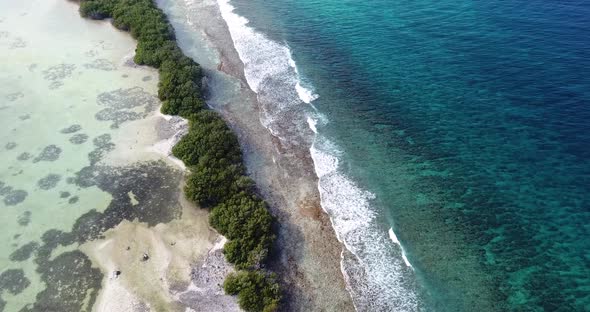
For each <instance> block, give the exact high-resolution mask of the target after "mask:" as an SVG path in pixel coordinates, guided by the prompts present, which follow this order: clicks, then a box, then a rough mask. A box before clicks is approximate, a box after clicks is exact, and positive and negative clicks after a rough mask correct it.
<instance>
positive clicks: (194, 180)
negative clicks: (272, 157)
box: [80, 0, 280, 312]
mask: <svg viewBox="0 0 590 312" xmlns="http://www.w3.org/2000/svg"><path fill="white" fill-rule="evenodd" d="M152 1H153V0H81V1H80V14H81V15H82V16H84V17H89V18H93V19H104V18H112V23H113V25H114V26H115V27H117V28H119V29H121V30H125V31H129V32H130V33H131V35H132V36H133V38H135V39H137V48H136V49H135V59H134V61H135V62H136V63H137V64H143V65H149V66H153V67H156V68H158V70H159V73H160V82H159V84H158V97H159V98H160V100H161V101H162V108H161V111H162V113H164V114H169V115H179V116H182V117H184V118H187V119H188V120H189V131H188V134H187V135H186V136H184V137H183V138H182V139H181V140H180V142H179V143H178V144H177V145H176V146H175V147H174V148H173V154H174V155H175V156H176V157H177V158H179V159H181V160H182V161H183V162H184V163H185V165H186V166H187V167H188V168H189V171H190V173H189V176H188V178H187V183H186V185H185V194H186V196H187V197H188V198H189V199H191V200H193V201H195V202H196V203H198V204H199V205H200V206H201V207H207V208H211V214H210V223H211V226H213V227H214V228H215V229H216V230H217V231H219V233H221V234H222V235H225V236H226V237H227V238H228V239H229V241H228V243H227V244H226V245H225V246H224V253H225V256H226V258H227V260H228V261H229V262H231V263H233V264H235V265H236V267H237V268H238V269H248V270H250V271H242V272H240V273H238V274H234V275H231V276H229V277H228V279H227V280H226V283H225V284H224V287H225V290H226V291H227V292H228V293H229V294H234V295H235V294H237V295H238V301H239V303H240V306H241V307H242V308H243V309H244V310H246V311H266V312H270V311H275V310H276V309H277V307H278V303H279V301H280V291H279V286H278V284H277V283H276V281H275V277H274V275H267V274H265V273H263V272H262V271H261V270H260V269H259V268H260V266H261V265H262V264H263V263H264V261H265V260H266V258H267V256H268V254H269V248H270V247H271V245H272V244H273V242H274V240H275V236H274V234H273V231H272V222H273V218H272V216H271V215H270V213H269V212H268V210H267V207H266V204H265V203H264V201H262V200H261V199H260V198H258V197H257V196H256V195H254V193H253V184H254V183H253V181H252V180H251V179H250V178H248V177H247V176H246V175H245V168H244V165H243V164H242V153H241V150H240V146H239V143H238V140H237V138H236V136H235V134H234V133H232V132H231V130H230V129H229V128H228V126H227V125H226V124H225V122H224V121H223V119H221V118H220V117H219V115H217V114H216V113H215V112H213V111H210V110H206V109H204V108H205V107H204V101H203V98H202V95H201V79H202V72H201V68H200V66H199V64H197V63H196V62H195V61H193V60H192V59H191V58H189V57H186V56H185V55H184V54H183V53H182V51H181V50H180V48H179V47H178V45H177V44H176V40H175V37H174V30H173V29H172V27H171V26H170V24H169V23H168V21H167V19H166V16H165V15H164V13H163V12H162V11H161V10H160V9H158V8H157V7H156V6H155V4H154V3H153V2H152Z"/></svg>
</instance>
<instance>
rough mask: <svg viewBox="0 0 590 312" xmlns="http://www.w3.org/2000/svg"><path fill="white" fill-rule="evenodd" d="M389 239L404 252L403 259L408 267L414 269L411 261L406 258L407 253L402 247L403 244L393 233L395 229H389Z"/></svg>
mask: <svg viewBox="0 0 590 312" xmlns="http://www.w3.org/2000/svg"><path fill="white" fill-rule="evenodd" d="M389 238H390V239H391V241H392V242H394V243H395V244H396V245H398V246H399V248H400V249H401V252H402V258H403V259H404V262H405V263H406V265H407V266H408V267H410V268H412V269H414V267H413V266H412V264H410V261H409V260H408V257H406V251H405V250H404V247H403V246H402V244H401V243H400V242H399V239H397V236H396V235H395V232H394V231H393V228H390V229H389Z"/></svg>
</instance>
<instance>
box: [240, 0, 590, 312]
mask: <svg viewBox="0 0 590 312" xmlns="http://www.w3.org/2000/svg"><path fill="white" fill-rule="evenodd" d="M229 3H230V4H231V5H232V6H234V7H235V8H236V9H235V13H236V14H238V15H240V16H243V17H245V18H247V19H248V21H249V23H248V24H247V25H248V26H249V27H251V28H252V29H254V30H255V31H256V32H257V33H259V34H262V35H263V36H264V37H265V38H267V39H268V40H270V41H272V42H275V43H277V44H278V45H280V46H281V47H286V48H287V49H288V54H290V56H291V57H292V60H293V61H294V62H295V63H296V67H297V75H298V76H297V77H298V79H299V83H300V84H301V85H302V86H303V87H304V88H307V89H308V90H310V91H312V92H311V93H313V94H315V95H318V96H319V97H317V98H316V99H315V100H313V101H312V102H311V104H309V105H308V107H312V108H310V109H302V110H301V111H302V112H301V113H302V114H307V115H306V116H305V117H302V118H303V119H305V118H307V119H308V122H310V125H311V127H312V128H314V130H315V131H316V132H317V135H316V136H315V138H314V148H315V151H316V152H315V154H314V155H315V156H314V161H316V166H318V174H319V175H320V181H323V183H324V184H323V185H322V182H320V190H323V191H324V195H323V197H322V202H323V204H325V205H326V206H329V205H331V208H329V207H324V208H326V209H327V210H328V211H329V212H330V215H331V216H332V217H334V218H335V219H340V220H341V222H340V223H338V222H336V223H335V224H336V225H337V232H338V233H339V237H340V238H343V239H344V240H345V244H346V245H347V247H349V249H351V250H352V251H353V253H354V254H355V255H356V256H357V257H358V259H357V262H358V263H357V264H356V265H357V266H358V267H360V268H362V269H361V270H364V271H363V272H364V273H363V274H357V275H358V276H357V277H356V280H355V272H357V273H358V270H353V269H351V270H349V273H350V274H351V283H353V284H354V283H356V285H358V286H356V288H355V287H353V288H355V289H356V291H355V290H353V291H352V292H353V297H355V298H356V299H355V304H356V305H357V308H358V309H359V310H373V311H376V310H384V311H387V310H392V309H394V308H396V307H397V308H399V310H436V311H477V310H479V311H494V310H495V311H509V310H514V311H590V3H588V2H587V1H580V0H572V1H547V0H526V1H524V0H511V1H498V0H486V1H467V0H438V1H429V0H415V1H394V0H372V1H358V0H356V1H352V0H338V1H335V0H322V1H320V0H298V1H292V0H274V1H263V0H248V1H246V0H232V1H229ZM230 28H231V25H230ZM233 34H234V35H235V32H234V33H233ZM271 48H273V46H269V48H268V49H260V55H259V57H260V58H262V57H264V53H266V52H268V51H267V50H270V49H271ZM238 51H240V49H238ZM244 51H246V52H247V49H245V50H244V49H242V53H241V56H243V57H246V56H247V55H245V52H244ZM246 59H247V57H246ZM245 63H248V62H247V60H246V61H245ZM254 63H255V62H254ZM247 68H248V64H247ZM250 68H252V66H251V67H250ZM277 73H278V72H277ZM276 75H278V74H276V73H275V76H276ZM247 76H248V75H247ZM260 84H264V81H262V80H261V82H260ZM286 84H287V85H288V84H289V83H286ZM270 85H272V84H269V88H270ZM257 86H258V89H259V90H258V91H260V90H262V87H260V85H257ZM274 88H275V89H276V88H277V87H276V84H275V85H274ZM311 93H310V94H308V95H310V96H311ZM313 98H315V96H312V97H310V99H313ZM273 99H274V103H280V102H281V100H280V99H278V98H277V96H275V97H274V98H273ZM310 99H308V100H310ZM285 101H287V100H285ZM277 105H279V104H277ZM312 105H313V106H312ZM291 113H292V112H291ZM310 116H311V117H310ZM310 118H311V119H310ZM310 120H312V121H310ZM286 139H288V138H286ZM312 154H313V149H312ZM322 161H324V162H325V163H324V164H323V167H322V165H321V164H320V162H322ZM330 166H332V167H330ZM336 171H337V173H336ZM322 175H323V176H324V178H322ZM331 188H334V189H337V190H336V191H333V190H332V189H331ZM338 192H348V193H346V194H344V193H342V194H340V193H339V194H340V195H335V194H336V193H338ZM330 196H332V197H330ZM339 209H340V210H339ZM355 209H357V210H356V212H357V215H356V216H355V215H354V214H355ZM346 214H349V215H348V216H347V215H346ZM351 216H352V217H351ZM363 217H367V219H366V220H365V219H363ZM351 220H352V221H351ZM353 221H355V222H356V223H354V222H353ZM338 224H340V225H341V227H340V228H338ZM390 229H391V231H390ZM392 233H394V235H392ZM396 241H399V242H400V243H401V245H398V244H396ZM402 246H403V247H402ZM402 248H403V250H402ZM402 253H403V254H402ZM403 256H405V257H406V260H404V261H402V260H403ZM359 263H360V264H359ZM406 263H407V264H406ZM345 271H346V269H345ZM362 278H365V279H372V281H368V282H367V281H364V282H363V281H362Z"/></svg>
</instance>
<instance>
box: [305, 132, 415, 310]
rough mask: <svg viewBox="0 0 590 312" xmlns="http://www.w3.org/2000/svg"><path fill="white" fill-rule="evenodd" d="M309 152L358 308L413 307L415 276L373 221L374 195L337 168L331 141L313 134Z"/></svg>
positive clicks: (338, 154)
mask: <svg viewBox="0 0 590 312" xmlns="http://www.w3.org/2000/svg"><path fill="white" fill-rule="evenodd" d="M314 127H315V126H314ZM316 131H317V130H316ZM310 152H311V156H312V159H313V161H314V166H315V171H316V174H317V176H318V179H319V180H318V188H319V191H320V198H321V206H322V208H323V209H324V211H325V212H326V213H327V214H328V215H329V216H330V220H331V222H332V226H333V227H334V229H335V231H336V235H337V237H338V240H340V241H341V242H342V243H343V244H344V245H345V247H346V249H347V250H348V251H349V252H350V253H351V254H352V255H353V256H351V257H350V258H348V259H347V258H346V256H343V259H342V262H341V264H342V266H343V272H344V275H345V277H346V279H347V280H348V282H349V283H350V284H349V291H350V292H351V295H352V297H353V302H354V304H355V307H356V308H357V310H359V311H368V310H375V309H377V310H382V309H391V310H396V311H415V310H417V307H418V299H417V294H416V291H415V284H414V282H415V281H414V279H413V275H412V274H411V272H408V269H409V268H411V265H409V261H408V262H406V261H407V258H405V256H404V253H403V251H402V252H401V254H402V256H401V259H400V254H399V252H397V253H396V249H395V248H391V247H392V245H391V242H388V241H387V236H386V235H384V233H383V231H382V230H381V228H380V226H379V225H378V224H377V222H376V214H375V212H374V209H373V207H372V206H371V201H372V200H373V199H374V198H375V195H374V194H372V193H371V192H368V191H366V190H363V189H362V188H360V187H359V186H358V185H357V184H356V183H355V182H354V181H352V180H351V179H350V178H349V177H347V176H346V175H345V174H343V173H342V172H341V170H340V159H339V158H340V157H341V155H342V151H340V150H339V148H338V147H337V146H335V145H334V143H332V142H331V141H330V140H328V139H326V138H324V137H322V136H321V135H317V136H316V139H315V141H314V144H313V145H312V147H311V148H310ZM398 242H399V241H398ZM398 245H399V244H398ZM399 247H400V248H401V245H399ZM352 257H354V258H355V259H353V258H352Z"/></svg>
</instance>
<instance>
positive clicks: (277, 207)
mask: <svg viewBox="0 0 590 312" xmlns="http://www.w3.org/2000/svg"><path fill="white" fill-rule="evenodd" d="M183 3H184V2H183ZM183 3H180V1H175V0H159V1H158V5H159V6H160V8H162V9H163V10H164V12H165V13H166V14H167V15H168V16H169V18H170V22H171V24H172V25H173V27H174V28H175V31H176V34H177V40H178V43H179V46H180V47H181V48H182V49H183V51H184V52H185V54H187V55H189V56H191V57H193V58H195V60H197V61H198V62H199V63H200V64H201V65H202V66H203V68H204V70H205V74H206V76H207V84H206V92H207V93H206V99H207V104H208V105H209V106H211V107H212V108H214V109H215V110H217V111H218V112H220V113H221V114H222V115H223V117H224V118H225V119H226V121H227V122H228V124H229V125H230V127H231V128H232V130H234V131H235V132H236V133H237V134H238V138H239V141H240V145H241V146H242V148H243V152H244V161H245V163H246V166H247V168H248V173H249V175H250V176H251V177H252V178H253V179H254V180H255V182H256V185H257V187H258V190H259V192H260V193H261V195H262V196H263V197H264V198H265V200H266V201H267V202H268V204H269V206H270V208H271V211H272V213H273V215H275V216H276V217H277V219H278V222H277V224H278V229H277V230H278V231H277V232H278V240H277V243H276V245H277V248H275V251H274V252H275V254H274V255H272V258H273V259H274V260H273V261H271V263H270V264H269V266H270V267H271V269H272V270H273V271H276V272H277V273H279V276H280V279H281V282H282V286H283V291H284V302H283V306H282V308H281V311H283V310H284V311H354V307H353V305H352V301H351V298H350V295H349V293H348V292H347V290H346V283H345V281H344V276H343V274H342V271H341V268H340V259H341V252H342V251H343V248H344V247H343V245H342V244H341V243H340V242H339V241H338V240H337V239H336V236H335V232H334V230H333V228H332V226H331V223H330V220H329V217H328V216H327V215H326V214H325V213H324V212H323V210H322V209H321V205H320V201H319V192H318V189H317V176H316V175H315V171H314V167H313V162H312V160H311V156H310V154H309V146H300V147H299V148H296V149H295V148H293V147H292V146H285V145H283V144H282V143H281V140H280V139H278V138H276V137H274V136H273V135H272V134H271V133H270V131H269V130H268V129H266V128H264V127H263V125H262V124H261V122H260V114H261V111H260V108H259V104H258V103H257V100H256V94H255V93H254V92H252V91H251V90H250V89H249V88H248V84H247V83H246V81H245V78H244V74H243V72H244V71H243V64H242V62H241V61H240V58H239V56H238V54H237V52H236V50H235V48H234V47H233V43H232V40H231V37H230V34H229V31H228V29H227V26H226V25H225V22H224V21H223V19H222V18H221V16H220V13H219V8H218V7H217V4H216V3H215V2H209V1H202V2H199V3H198V4H197V7H198V10H195V11H197V12H198V16H197V17H195V18H194V20H190V21H189V22H190V23H188V22H187V20H186V17H185V16H182V15H180V14H179V10H182V6H183V5H184V4H183ZM195 31H197V32H195ZM196 33H197V34H198V35H200V36H201V37H202V39H201V40H202V42H206V43H207V44H208V46H209V48H210V49H212V50H213V51H215V54H216V55H217V62H211V63H210V64H208V62H207V61H203V60H201V59H199V55H198V52H193V51H194V49H195V48H194V46H193V45H194V44H195V43H194V42H192V40H193V39H192V37H194V36H198V35H197V34H196ZM220 80H223V81H227V80H230V81H231V82H232V83H233V84H234V86H236V87H237V88H234V89H233V90H229V91H228V90H227V89H226V90H222V89H221V88H219V87H218V86H219V85H222V84H221V83H219V82H218V81H220ZM218 93H224V95H223V96H220V95H219V94H218ZM228 93H230V94H229V95H228Z"/></svg>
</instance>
